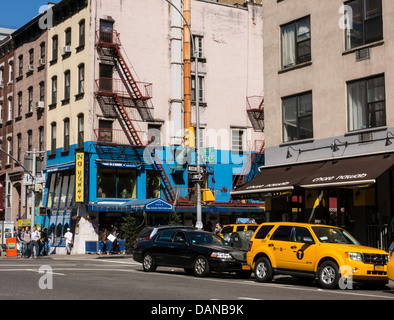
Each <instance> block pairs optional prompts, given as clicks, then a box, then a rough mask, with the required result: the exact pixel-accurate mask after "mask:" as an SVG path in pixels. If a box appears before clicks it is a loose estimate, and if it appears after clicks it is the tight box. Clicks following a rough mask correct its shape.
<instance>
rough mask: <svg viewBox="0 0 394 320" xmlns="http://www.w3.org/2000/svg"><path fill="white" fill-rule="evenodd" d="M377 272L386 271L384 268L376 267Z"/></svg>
mask: <svg viewBox="0 0 394 320" xmlns="http://www.w3.org/2000/svg"><path fill="white" fill-rule="evenodd" d="M375 271H384V266H375Z"/></svg>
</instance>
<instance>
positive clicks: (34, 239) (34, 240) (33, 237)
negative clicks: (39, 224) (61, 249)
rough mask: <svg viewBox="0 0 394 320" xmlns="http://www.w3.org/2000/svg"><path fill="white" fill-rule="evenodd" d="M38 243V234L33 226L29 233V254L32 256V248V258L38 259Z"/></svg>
mask: <svg viewBox="0 0 394 320" xmlns="http://www.w3.org/2000/svg"><path fill="white" fill-rule="evenodd" d="M38 241H40V232H39V231H38V230H37V228H36V227H35V226H34V227H33V231H32V233H31V253H32V256H33V248H34V258H37V257H38V253H39V243H38Z"/></svg>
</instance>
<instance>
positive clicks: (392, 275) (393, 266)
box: [387, 242, 394, 281]
mask: <svg viewBox="0 0 394 320" xmlns="http://www.w3.org/2000/svg"><path fill="white" fill-rule="evenodd" d="M393 251H394V242H393V243H392V244H391V246H390V261H389V263H388V264H387V276H388V277H389V279H390V280H392V281H394V255H393Z"/></svg>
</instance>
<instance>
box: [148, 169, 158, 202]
mask: <svg viewBox="0 0 394 320" xmlns="http://www.w3.org/2000/svg"><path fill="white" fill-rule="evenodd" d="M160 186H161V178H160V174H159V173H158V172H157V171H152V170H148V171H146V198H147V199H154V198H160Z"/></svg>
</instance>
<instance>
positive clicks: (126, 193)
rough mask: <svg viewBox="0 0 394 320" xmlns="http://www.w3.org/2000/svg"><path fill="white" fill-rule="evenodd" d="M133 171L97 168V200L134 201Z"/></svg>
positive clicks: (134, 182) (135, 190)
mask: <svg viewBox="0 0 394 320" xmlns="http://www.w3.org/2000/svg"><path fill="white" fill-rule="evenodd" d="M136 177H137V175H136V171H135V170H121V169H104V168H97V198H122V199H135V198H136V196H137V187H136V185H137V184H136V182H137V178H136Z"/></svg>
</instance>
